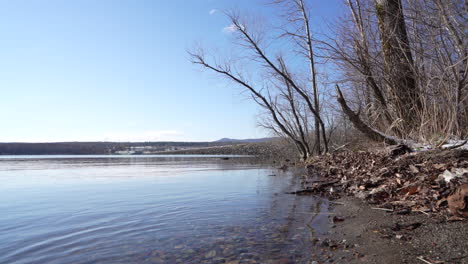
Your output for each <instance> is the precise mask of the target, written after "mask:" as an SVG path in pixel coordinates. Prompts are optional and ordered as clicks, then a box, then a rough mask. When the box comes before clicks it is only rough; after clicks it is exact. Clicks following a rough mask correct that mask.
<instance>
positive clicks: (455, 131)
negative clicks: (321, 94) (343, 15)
mask: <svg viewBox="0 0 468 264" xmlns="http://www.w3.org/2000/svg"><path fill="white" fill-rule="evenodd" d="M347 4H348V7H349V10H350V12H349V17H348V19H345V20H342V21H341V23H340V27H338V28H337V32H338V36H336V37H334V38H332V37H330V39H329V40H328V41H326V42H325V41H323V42H321V43H320V44H321V47H322V48H323V49H325V50H326V51H327V52H328V57H329V58H331V59H332V61H333V63H334V64H335V65H336V66H338V68H339V69H340V70H341V72H342V74H343V75H342V78H341V79H340V80H337V81H338V82H341V83H343V85H344V87H346V88H347V91H348V93H347V96H346V97H347V98H346V99H345V98H344V97H345V96H344V95H343V93H342V90H341V89H339V88H338V89H337V91H338V99H339V102H340V104H341V107H342V109H343V111H344V112H348V113H349V111H346V110H345V108H348V110H350V109H352V108H354V109H358V110H357V111H353V112H352V113H354V115H353V114H351V115H350V116H349V118H350V120H351V121H353V120H355V121H357V122H353V123H354V125H355V126H356V127H357V128H359V127H363V125H365V126H367V128H366V129H364V130H365V131H376V132H378V133H379V134H381V135H385V136H386V139H385V141H387V142H389V139H395V138H394V137H390V135H393V136H396V137H400V138H404V139H413V140H416V141H423V142H431V143H436V144H439V143H442V142H444V141H445V140H447V139H448V138H450V137H453V136H458V137H461V138H463V137H466V135H467V125H466V124H467V123H468V122H467V121H468V119H467V111H466V109H467V106H466V105H467V100H468V99H467V95H466V90H467V70H468V68H467V59H468V56H467V45H466V34H464V32H466V27H467V25H466V9H465V8H464V2H463V1H462V0H453V1H451V0H428V1H417V0H406V1H403V0H375V1H374V2H373V3H372V2H370V1H360V0H347ZM342 102H345V103H346V105H343V104H342ZM361 109H365V111H361ZM356 112H357V113H356ZM355 114H357V116H356V115H355ZM358 119H359V120H358ZM361 131H363V130H361ZM363 132H364V131H363ZM364 133H365V132H364ZM365 134H366V133H365ZM387 135H389V136H387ZM368 136H369V137H371V138H375V136H372V135H370V134H368Z"/></svg>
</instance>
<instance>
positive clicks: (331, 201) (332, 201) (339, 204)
mask: <svg viewBox="0 0 468 264" xmlns="http://www.w3.org/2000/svg"><path fill="white" fill-rule="evenodd" d="M328 202H329V203H332V204H339V205H344V204H345V203H340V202H333V201H328Z"/></svg>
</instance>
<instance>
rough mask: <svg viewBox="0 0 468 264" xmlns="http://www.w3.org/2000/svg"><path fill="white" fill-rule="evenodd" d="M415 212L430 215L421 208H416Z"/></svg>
mask: <svg viewBox="0 0 468 264" xmlns="http://www.w3.org/2000/svg"><path fill="white" fill-rule="evenodd" d="M416 212H420V213H423V214H425V215H427V216H430V214H428V213H426V212H424V211H423V210H416Z"/></svg>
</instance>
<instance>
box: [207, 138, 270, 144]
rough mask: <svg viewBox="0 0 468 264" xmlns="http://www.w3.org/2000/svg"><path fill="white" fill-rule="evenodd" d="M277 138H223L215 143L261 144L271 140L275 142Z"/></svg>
mask: <svg viewBox="0 0 468 264" xmlns="http://www.w3.org/2000/svg"><path fill="white" fill-rule="evenodd" d="M273 139H275V138H273V137H265V138H248V139H235V138H222V139H218V140H216V141H213V142H218V143H221V142H223V143H229V142H230V143H261V142H267V141H270V140H273Z"/></svg>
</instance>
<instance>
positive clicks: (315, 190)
mask: <svg viewBox="0 0 468 264" xmlns="http://www.w3.org/2000/svg"><path fill="white" fill-rule="evenodd" d="M339 181H340V180H333V181H327V182H324V183H320V184H316V185H314V186H313V187H312V188H310V189H304V190H298V191H294V192H287V193H286V194H297V195H306V194H314V193H318V192H321V191H323V189H324V188H325V187H328V186H330V185H333V184H335V183H338V182H339Z"/></svg>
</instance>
